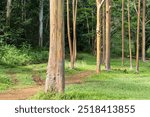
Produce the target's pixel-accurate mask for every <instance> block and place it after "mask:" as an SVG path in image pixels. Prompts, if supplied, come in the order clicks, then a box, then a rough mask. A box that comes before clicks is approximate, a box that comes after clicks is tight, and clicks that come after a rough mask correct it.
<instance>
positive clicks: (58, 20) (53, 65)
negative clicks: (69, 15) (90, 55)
mask: <svg viewBox="0 0 150 117" xmlns="http://www.w3.org/2000/svg"><path fill="white" fill-rule="evenodd" d="M64 82H65V79H64V0H50V50H49V60H48V67H47V76H46V82H45V92H55V93H63V92H64V87H65V83H64Z"/></svg>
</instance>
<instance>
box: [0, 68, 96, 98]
mask: <svg viewBox="0 0 150 117" xmlns="http://www.w3.org/2000/svg"><path fill="white" fill-rule="evenodd" d="M92 74H93V71H84V72H80V73H77V74H74V75H72V76H68V77H67V78H66V82H65V84H66V85H69V84H80V83H82V81H83V79H84V78H86V77H88V76H91V75H92ZM12 77H13V76H12ZM34 80H35V82H36V84H37V85H35V86H32V87H27V88H21V89H12V90H8V91H6V92H3V93H0V100H25V99H28V98H30V97H31V96H33V95H35V94H36V93H37V92H39V91H42V90H44V88H43V87H44V80H41V79H39V76H36V77H35V76H34Z"/></svg>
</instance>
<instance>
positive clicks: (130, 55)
mask: <svg viewBox="0 0 150 117" xmlns="http://www.w3.org/2000/svg"><path fill="white" fill-rule="evenodd" d="M128 36H129V57H130V69H132V68H133V66H132V41H131V21H130V0H128Z"/></svg>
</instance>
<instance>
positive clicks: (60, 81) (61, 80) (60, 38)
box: [56, 0, 65, 93]
mask: <svg viewBox="0 0 150 117" xmlns="http://www.w3.org/2000/svg"><path fill="white" fill-rule="evenodd" d="M57 19H58V20H57V25H58V29H57V44H58V46H57V72H56V86H57V90H58V92H59V93H64V89H65V76H64V69H65V68H64V54H65V53H64V51H65V50H64V48H65V44H64V0H58V16H57Z"/></svg>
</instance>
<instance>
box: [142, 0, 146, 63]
mask: <svg viewBox="0 0 150 117" xmlns="http://www.w3.org/2000/svg"><path fill="white" fill-rule="evenodd" d="M145 10H146V3H145V0H143V21H142V60H143V62H145Z"/></svg>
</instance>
